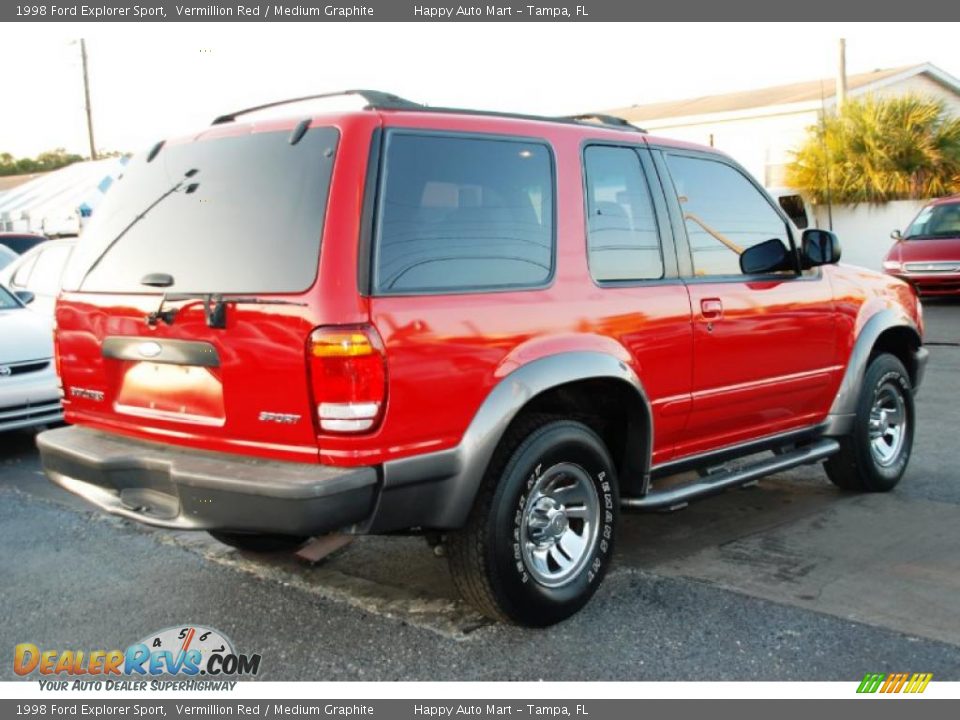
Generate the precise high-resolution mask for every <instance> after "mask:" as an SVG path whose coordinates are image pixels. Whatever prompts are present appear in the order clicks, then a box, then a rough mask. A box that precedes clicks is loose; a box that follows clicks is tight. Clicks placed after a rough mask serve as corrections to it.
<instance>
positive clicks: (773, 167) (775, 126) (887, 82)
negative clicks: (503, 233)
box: [606, 63, 960, 188]
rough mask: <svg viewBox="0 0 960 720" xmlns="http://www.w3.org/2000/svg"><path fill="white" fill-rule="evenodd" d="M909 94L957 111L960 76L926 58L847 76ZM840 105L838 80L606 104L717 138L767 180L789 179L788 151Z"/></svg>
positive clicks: (861, 89) (706, 140)
mask: <svg viewBox="0 0 960 720" xmlns="http://www.w3.org/2000/svg"><path fill="white" fill-rule="evenodd" d="M910 93H915V94H922V95H930V96H933V97H937V98H940V99H942V100H943V101H944V102H945V103H946V104H947V106H948V107H949V108H951V109H952V110H953V112H954V113H956V114H957V115H960V80H958V79H957V78H955V77H953V76H952V75H950V74H948V73H946V72H944V71H943V70H941V69H940V68H938V67H936V66H934V65H931V64H929V63H925V64H923V65H912V66H909V67H900V68H893V69H890V70H875V71H873V72H869V73H861V74H859V75H849V76H848V77H847V97H849V98H855V97H861V96H864V95H876V96H881V97H884V96H887V97H889V96H900V95H907V94H910ZM835 105H836V80H835V79H825V80H811V81H808V82H801V83H793V84H791V85H779V86H777V87H768V88H761V89H758V90H746V91H743V92H736V93H727V94H724V95H709V96H705V97H696V98H688V99H686V100H674V101H670V102H661V103H653V104H650V105H632V106H630V107H625V108H617V109H615V110H608V111H606V112H607V113H609V114H611V115H617V116H619V117H622V118H626V119H627V120H629V121H630V122H632V123H634V124H635V125H639V126H640V127H643V128H645V129H647V130H649V131H650V133H651V134H655V135H663V136H666V137H672V138H677V139H680V140H688V141H690V142H695V143H699V144H701V145H712V146H713V147H716V148H718V149H720V150H723V151H725V152H727V153H729V154H730V155H732V156H733V157H734V158H736V159H737V160H738V161H739V162H741V163H742V164H743V165H744V166H745V167H746V168H747V169H748V170H749V171H750V172H751V173H753V175H754V176H755V177H756V178H757V179H758V180H759V181H760V182H762V183H763V184H764V185H765V186H766V187H771V188H772V187H779V186H782V185H783V184H784V182H783V177H784V169H785V167H786V165H787V163H789V162H790V160H791V156H790V151H791V150H793V149H795V148H796V147H797V146H799V144H800V143H801V141H802V140H803V138H804V136H805V134H806V130H807V128H808V127H810V126H811V125H814V124H816V123H817V122H818V121H819V118H820V113H821V112H822V111H823V109H824V108H826V109H827V110H829V109H831V108H833V107H835Z"/></svg>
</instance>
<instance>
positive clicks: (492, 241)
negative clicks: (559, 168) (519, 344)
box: [373, 132, 553, 294]
mask: <svg viewBox="0 0 960 720" xmlns="http://www.w3.org/2000/svg"><path fill="white" fill-rule="evenodd" d="M552 266H553V161H552V157H551V155H550V151H549V149H548V148H547V146H546V145H543V144H542V143H538V142H524V141H516V140H510V139H504V140H500V139H487V138H474V137H457V136H449V135H442V136H441V135H422V134H410V133H400V132H394V133H391V134H390V135H388V140H387V149H386V158H385V164H384V172H383V178H382V185H381V188H380V199H379V217H378V221H377V238H376V247H375V253H374V273H373V285H374V292H376V293H378V294H391V293H417V292H463V291H469V290H485V289H486V290H496V289H507V288H524V287H539V286H542V285H544V284H546V283H547V282H548V281H549V279H550V276H551V274H552Z"/></svg>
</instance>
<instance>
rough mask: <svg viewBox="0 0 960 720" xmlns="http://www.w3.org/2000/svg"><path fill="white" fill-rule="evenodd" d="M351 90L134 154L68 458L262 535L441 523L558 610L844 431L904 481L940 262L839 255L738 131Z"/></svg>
mask: <svg viewBox="0 0 960 720" xmlns="http://www.w3.org/2000/svg"><path fill="white" fill-rule="evenodd" d="M350 94H355V95H361V96H362V97H364V98H365V99H366V102H367V107H366V108H365V109H363V110H359V111H353V112H343V113H335V114H321V115H316V114H311V115H304V114H297V112H296V107H297V106H296V105H295V104H293V103H291V104H290V112H291V115H290V116H289V117H288V118H287V119H276V117H275V116H273V117H269V118H267V117H264V115H263V114H262V113H260V114H258V112H257V111H258V110H260V109H262V108H254V109H251V110H247V111H239V112H235V113H230V114H227V115H223V116H222V117H219V118H217V119H216V121H215V122H214V124H213V125H212V126H211V127H210V128H208V129H206V130H205V131H203V132H201V133H199V134H197V135H190V136H188V137H185V138H179V139H169V140H166V141H161V142H158V143H156V144H155V145H154V146H153V147H152V148H150V149H149V150H148V151H147V152H144V153H143V154H141V155H139V156H137V157H135V158H133V159H132V160H131V161H130V164H129V166H128V168H127V170H126V171H125V173H124V176H123V178H122V180H120V181H119V182H118V183H117V184H116V186H115V187H114V188H113V189H111V191H110V194H109V195H108V196H107V197H106V199H105V200H104V202H103V204H102V206H101V208H99V209H98V212H97V214H96V216H95V217H94V219H93V220H92V222H91V224H90V225H89V226H88V228H87V230H86V231H85V234H84V236H83V238H82V240H81V242H80V243H79V244H78V246H77V249H76V250H75V252H74V254H73V256H72V258H71V261H70V265H69V266H68V269H67V271H66V273H65V277H64V290H63V292H62V294H61V296H60V298H59V301H58V306H57V311H56V323H57V329H56V345H57V360H58V364H59V372H60V377H61V378H62V381H63V389H64V395H65V397H64V406H65V411H66V419H67V421H68V422H69V423H71V424H72V427H66V428H60V429H56V430H51V431H48V432H45V433H43V434H41V435H40V436H39V446H40V450H41V455H42V460H43V465H44V469H45V470H46V472H47V474H48V475H49V476H50V478H51V479H52V480H53V481H54V482H55V483H57V484H59V485H61V486H62V487H64V488H66V489H67V490H69V491H71V492H74V493H76V494H77V495H79V496H81V497H83V498H86V499H87V500H88V501H90V502H91V503H93V504H95V505H97V506H99V507H100V508H102V509H104V510H106V511H107V512H110V513H114V514H116V515H120V516H123V517H127V518H132V519H135V520H138V521H141V522H143V523H147V524H149V525H154V526H157V527H165V528H176V529H196V530H207V531H209V532H210V533H212V534H213V535H214V536H215V537H217V538H218V539H220V540H222V541H223V542H225V543H228V544H231V545H234V546H236V547H239V548H244V549H247V550H252V551H277V550H283V549H292V548H297V547H298V546H300V545H302V544H303V543H304V542H305V541H306V540H307V539H308V538H310V537H312V536H316V535H319V534H323V533H329V532H342V533H355V534H357V533H391V532H420V533H423V534H425V535H426V536H427V537H428V539H430V540H431V541H433V542H440V543H443V544H444V546H445V548H446V551H447V555H448V557H449V562H450V569H451V572H452V574H453V578H454V580H455V582H456V585H457V587H458V589H459V590H460V592H461V594H462V595H463V597H464V598H466V599H467V600H468V601H469V602H471V603H472V604H473V605H475V606H476V607H477V608H479V609H480V610H481V611H483V612H484V613H486V614H488V615H490V616H491V617H494V618H501V619H505V620H511V621H514V622H518V623H523V624H528V625H548V624H551V623H554V622H557V621H559V620H561V619H563V618H565V617H567V616H569V615H570V614H572V613H574V612H576V611H577V610H578V609H579V608H580V607H582V606H583V605H584V604H585V603H586V602H587V601H588V599H589V598H590V597H591V596H592V594H593V593H594V592H595V591H596V589H597V586H598V585H599V584H600V582H601V580H602V579H603V576H604V573H605V572H606V571H607V568H608V566H609V564H610V559H611V556H612V552H613V545H614V539H615V537H616V530H617V524H618V518H619V513H620V510H621V508H624V507H625V508H633V509H636V510H668V509H676V508H679V507H682V506H684V505H686V504H687V503H688V502H689V501H691V500H692V499H694V498H698V497H701V496H703V495H708V494H711V493H715V492H718V491H721V490H723V489H725V488H730V487H735V486H740V485H744V484H746V483H750V482H753V481H755V480H756V479H757V478H759V477H761V476H764V475H769V474H771V473H775V472H779V471H781V470H784V469H786V468H790V467H794V466H797V465H801V464H806V463H817V462H821V461H825V468H826V472H827V475H828V477H829V478H830V479H831V480H832V481H833V482H834V483H835V484H836V485H838V486H839V487H841V488H843V489H845V490H855V491H869V492H877V491H886V490H890V489H891V488H893V487H894V486H895V485H896V484H897V482H898V481H899V480H900V477H901V476H902V475H903V472H904V469H905V468H906V465H907V461H908V459H909V457H910V452H911V448H912V445H913V432H914V428H915V427H916V418H915V413H914V391H915V389H916V388H917V386H918V385H919V384H920V381H921V379H922V377H923V371H924V366H925V362H926V358H927V351H926V350H925V349H924V348H923V347H922V344H921V337H922V326H923V323H922V316H921V308H920V305H919V303H918V301H917V296H916V294H915V292H914V290H913V289H911V288H910V286H908V285H907V284H905V283H903V282H901V281H899V280H897V279H894V278H890V277H887V276H884V275H881V274H879V273H873V272H870V271H867V270H862V269H859V268H851V267H844V266H839V265H837V261H838V259H839V257H840V246H839V244H838V242H837V239H836V238H835V237H834V236H833V235H832V234H831V233H829V232H826V231H823V230H807V231H805V232H804V233H803V234H802V235H800V234H799V233H798V232H797V231H796V230H795V228H794V227H793V226H792V225H791V224H790V222H789V221H788V220H787V219H786V217H785V216H784V215H783V213H782V212H781V210H780V209H779V208H778V207H777V206H776V204H774V203H773V202H771V200H770V199H769V197H768V196H767V195H766V194H765V193H764V191H763V190H761V189H760V188H759V187H758V186H757V184H756V183H755V182H754V180H753V179H752V178H751V177H750V176H749V175H747V174H746V173H745V172H744V171H743V170H742V169H741V168H740V166H739V165H737V164H736V163H735V162H734V161H733V160H731V159H730V158H728V157H727V156H725V155H723V154H721V153H719V152H717V151H715V150H712V149H708V148H702V147H697V146H693V145H688V144H685V143H680V142H676V141H672V140H665V139H658V138H654V137H650V136H648V135H646V134H645V133H643V132H642V131H640V130H637V129H636V128H633V127H632V126H630V125H627V124H626V123H623V122H622V121H618V120H617V119H616V118H609V117H595V118H532V117H524V116H517V115H505V114H496V113H484V112H477V111H467V110H447V109H441V108H429V107H425V106H421V105H418V104H416V103H412V102H409V101H406V100H402V99H400V98H397V97H395V96H393V95H389V94H386V93H381V92H375V91H351V93H350ZM285 104H286V103H277V105H285ZM732 461H736V462H732ZM689 470H696V471H699V477H697V479H695V480H694V481H690V482H686V483H681V484H678V483H677V482H676V481H675V480H672V478H673V476H676V475H678V474H680V473H681V472H685V471H689Z"/></svg>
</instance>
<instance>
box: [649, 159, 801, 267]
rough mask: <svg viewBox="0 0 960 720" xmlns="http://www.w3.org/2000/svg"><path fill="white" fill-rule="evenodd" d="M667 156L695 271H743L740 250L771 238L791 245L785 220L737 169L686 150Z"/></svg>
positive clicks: (788, 245)
mask: <svg viewBox="0 0 960 720" xmlns="http://www.w3.org/2000/svg"><path fill="white" fill-rule="evenodd" d="M666 161H667V166H668V167H669V169H670V175H671V176H672V178H673V184H674V187H675V189H676V191H677V197H678V199H679V201H680V208H681V210H682V211H683V219H684V224H685V225H686V228H687V238H688V239H689V241H690V252H691V255H692V257H693V271H694V274H695V275H739V274H740V253H741V252H743V251H744V250H746V249H747V248H748V247H751V246H753V245H756V244H758V243H761V242H764V241H766V240H770V239H771V238H777V239H779V240H780V241H781V242H782V243H783V244H784V245H785V246H787V247H790V237H789V235H788V234H787V226H786V223H785V222H784V221H783V219H782V218H781V217H780V215H778V214H777V212H776V211H775V210H774V209H773V207H772V206H771V205H770V203H769V202H768V201H767V199H766V198H765V197H764V196H763V195H762V194H761V193H760V192H759V191H758V190H757V188H756V187H754V185H753V183H751V182H750V181H749V180H747V178H746V177H744V176H743V174H741V173H740V172H739V171H738V170H736V169H734V168H732V167H731V166H729V165H727V164H725V163H722V162H717V161H715V160H705V159H702V158H693V157H688V156H684V155H670V154H667V155H666Z"/></svg>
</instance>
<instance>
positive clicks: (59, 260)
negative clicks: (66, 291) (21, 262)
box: [27, 245, 73, 295]
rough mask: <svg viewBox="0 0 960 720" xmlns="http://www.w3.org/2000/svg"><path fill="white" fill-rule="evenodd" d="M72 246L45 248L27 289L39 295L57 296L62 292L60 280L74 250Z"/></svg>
mask: <svg viewBox="0 0 960 720" xmlns="http://www.w3.org/2000/svg"><path fill="white" fill-rule="evenodd" d="M72 249H73V248H72V246H70V245H54V246H52V247H51V246H45V247H44V249H43V250H41V251H40V256H39V257H38V258H37V263H36V265H34V266H33V272H32V273H31V274H30V281H29V282H28V283H27V288H28V289H29V290H31V291H33V292H35V293H37V294H38V295H56V294H57V293H58V292H59V291H60V278H61V277H63V267H64V265H66V264H67V258H69V257H70V251H71V250H72Z"/></svg>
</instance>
